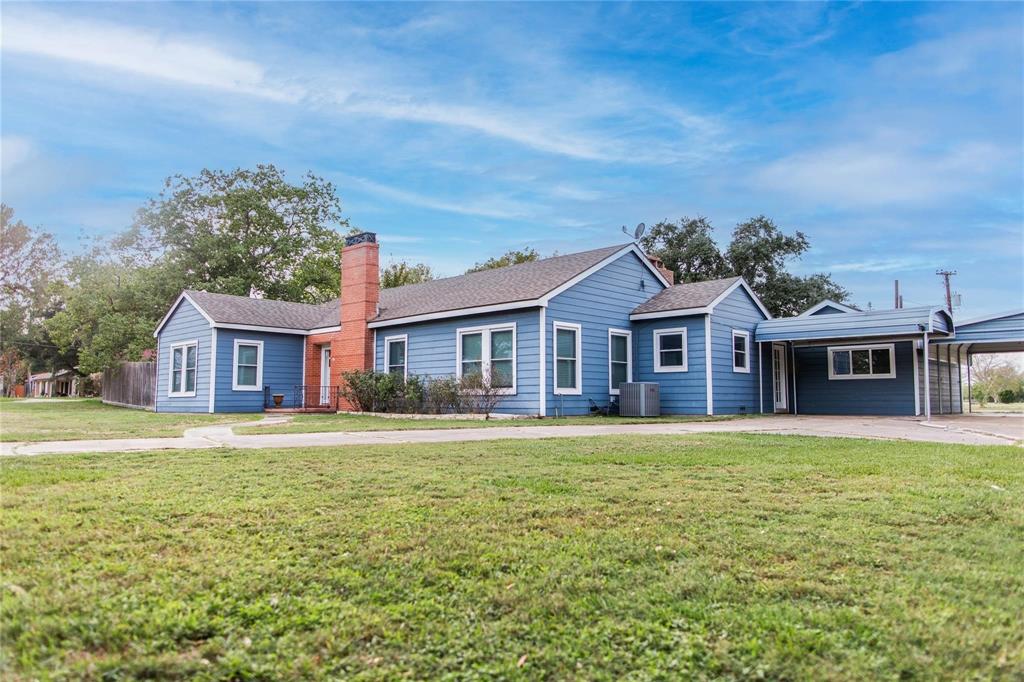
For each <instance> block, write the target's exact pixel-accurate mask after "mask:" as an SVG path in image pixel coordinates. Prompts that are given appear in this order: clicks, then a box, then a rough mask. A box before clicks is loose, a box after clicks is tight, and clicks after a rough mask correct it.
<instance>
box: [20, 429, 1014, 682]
mask: <svg viewBox="0 0 1024 682" xmlns="http://www.w3.org/2000/svg"><path fill="white" fill-rule="evenodd" d="M0 485H2V490H3V496H2V505H3V514H2V518H0V528H2V542H3V567H2V569H3V575H2V582H3V589H2V590H0V594H2V596H0V608H2V614H3V616H2V622H0V627H2V630H0V635H2V642H0V643H2V647H0V649H2V656H3V659H2V663H0V665H2V668H0V676H2V677H4V678H7V679H34V678H89V679H129V678H132V679H137V678H159V679H317V678H322V679H327V678H330V679H380V680H391V679H398V678H401V679H406V678H408V679H459V680H463V679H522V680H538V679H550V680H563V679H578V680H583V679H608V680H619V679H632V680H641V679H663V680H674V679H687V678H694V677H696V678H703V679H708V678H716V679H751V678H758V677H760V678H767V679H816V680H820V679H850V680H868V679H921V680H932V679H945V680H964V679H998V678H1001V679H1007V680H1009V679H1021V678H1022V677H1024V628H1022V627H1021V614H1022V613H1024V451H1022V450H1021V449H1018V448H1012V447H967V446H962V447H961V446H951V445H938V444H927V443H905V442H876V441H866V440H850V439H814V438H801V437H793V436H788V437H787V436H761V435H741V434H721V435H710V434H700V435H693V436H685V437H672V436H658V437H637V436H629V437H615V438H590V439H575V440H573V439H558V440H542V441H491V442H481V443H446V444H444V445H436V444H424V445H402V446H375V447H357V448H347V449H340V448H322V449H307V450H287V451H263V450H248V451H230V450H228V451H224V450H215V451H195V452H173V453H137V454H125V455H102V456H99V455H92V456H61V457H35V458H11V459H5V460H4V462H3V466H2V469H0Z"/></svg>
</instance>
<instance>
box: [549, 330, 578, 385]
mask: <svg viewBox="0 0 1024 682" xmlns="http://www.w3.org/2000/svg"><path fill="white" fill-rule="evenodd" d="M553 329H554V351H555V394H556V395H581V394H582V393H583V385H582V384H583V367H582V365H581V363H580V356H581V355H582V339H581V337H582V334H583V328H582V327H581V326H580V325H578V324H571V323H569V322H555V323H554V326H553Z"/></svg>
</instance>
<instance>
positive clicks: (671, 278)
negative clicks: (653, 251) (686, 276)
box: [647, 256, 676, 284]
mask: <svg viewBox="0 0 1024 682" xmlns="http://www.w3.org/2000/svg"><path fill="white" fill-rule="evenodd" d="M647 260H649V261H651V265H653V266H654V268H655V269H656V270H657V271H658V272H660V273H661V276H662V277H664V278H665V279H667V280H668V283H669V284H675V283H676V273H674V272H672V271H671V270H670V269H668V268H666V267H665V264H664V263H663V262H662V260H661V259H660V258H656V257H655V256H647Z"/></svg>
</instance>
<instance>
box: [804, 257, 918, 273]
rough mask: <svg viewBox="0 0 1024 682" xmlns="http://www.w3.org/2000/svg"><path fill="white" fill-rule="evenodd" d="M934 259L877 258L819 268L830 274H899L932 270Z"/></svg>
mask: <svg viewBox="0 0 1024 682" xmlns="http://www.w3.org/2000/svg"><path fill="white" fill-rule="evenodd" d="M934 267H935V262H934V259H931V260H930V259H926V258H919V257H907V258H879V259H871V260H862V261H853V262H848V263H832V264H827V265H821V266H819V268H816V269H821V270H825V271H828V272H832V273H843V272H901V271H906V270H920V269H929V268H934Z"/></svg>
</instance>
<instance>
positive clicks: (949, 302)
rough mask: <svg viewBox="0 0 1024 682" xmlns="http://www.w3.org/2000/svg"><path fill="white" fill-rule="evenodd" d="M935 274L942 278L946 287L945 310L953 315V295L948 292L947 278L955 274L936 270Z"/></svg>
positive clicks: (954, 271)
mask: <svg viewBox="0 0 1024 682" xmlns="http://www.w3.org/2000/svg"><path fill="white" fill-rule="evenodd" d="M935 274H936V275H938V276H939V277H941V278H942V281H943V282H944V283H945V285H946V310H948V311H949V314H950V315H952V314H953V294H952V293H950V290H949V278H950V277H952V276H953V275H955V274H956V270H936V271H935Z"/></svg>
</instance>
